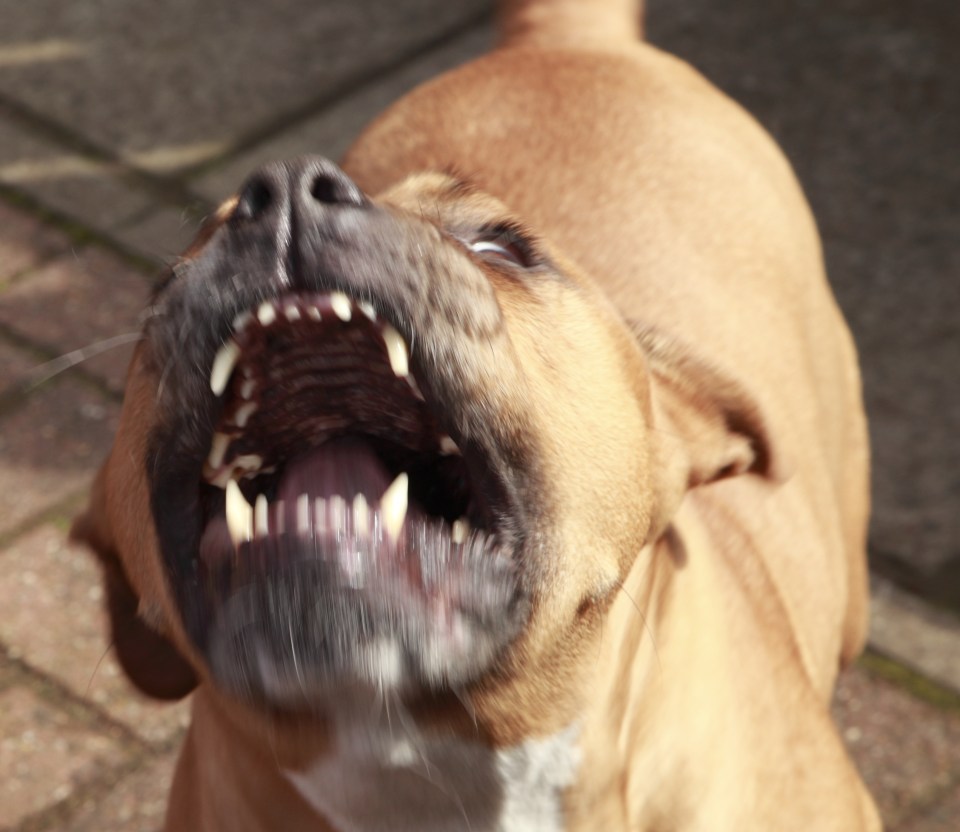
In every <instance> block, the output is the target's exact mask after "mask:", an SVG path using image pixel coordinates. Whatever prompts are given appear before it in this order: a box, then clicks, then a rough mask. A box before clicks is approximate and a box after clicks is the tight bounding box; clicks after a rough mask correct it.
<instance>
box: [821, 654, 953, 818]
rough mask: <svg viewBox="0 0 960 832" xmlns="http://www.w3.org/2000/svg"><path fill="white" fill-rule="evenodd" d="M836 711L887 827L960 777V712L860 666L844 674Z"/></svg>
mask: <svg viewBox="0 0 960 832" xmlns="http://www.w3.org/2000/svg"><path fill="white" fill-rule="evenodd" d="M833 712H834V718H835V719H836V720H837V723H838V725H839V726H840V731H841V734H842V736H843V737H844V739H845V740H846V743H847V747H848V748H849V750H850V753H851V755H852V757H853V759H854V761H855V762H856V764H857V768H858V769H859V770H860V773H861V775H862V776H863V779H864V781H865V782H866V784H867V788H869V789H870V792H871V794H873V796H874V798H875V799H876V801H877V804H878V806H879V807H880V813H881V815H882V816H883V818H884V822H885V824H886V826H887V828H888V829H896V828H897V824H899V823H900V822H901V821H902V820H903V819H904V818H905V817H907V816H909V815H910V813H911V811H912V810H913V809H915V808H917V807H918V806H922V805H925V801H927V800H928V799H930V797H931V795H936V794H937V793H938V792H939V791H941V790H943V789H945V788H948V787H949V786H950V785H951V784H952V783H953V782H955V781H956V779H957V778H958V777H960V714H958V713H954V712H950V711H942V710H939V709H937V708H935V707H933V706H932V705H928V704H927V703H925V702H923V701H921V700H919V699H916V698H914V697H913V696H911V695H910V694H909V693H907V692H906V691H904V690H903V689H901V688H899V687H897V686H895V685H893V684H891V683H889V682H887V681H885V680H883V679H880V678H877V677H875V676H873V675H871V674H870V673H868V672H867V671H866V670H864V669H863V668H860V667H856V666H854V667H853V668H851V669H849V670H847V671H846V672H845V673H844V674H842V675H841V677H840V683H839V685H838V688H837V692H836V696H835V697H834V706H833ZM954 823H956V818H955V819H954ZM954 828H956V827H954Z"/></svg>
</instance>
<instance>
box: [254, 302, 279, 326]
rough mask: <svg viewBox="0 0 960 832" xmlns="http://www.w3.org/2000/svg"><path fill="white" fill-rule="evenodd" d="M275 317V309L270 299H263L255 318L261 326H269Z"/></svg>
mask: <svg viewBox="0 0 960 832" xmlns="http://www.w3.org/2000/svg"><path fill="white" fill-rule="evenodd" d="M276 319H277V310H276V309H275V308H274V306H273V304H272V303H270V301H268V300H265V301H264V302H263V303H261V304H260V308H259V309H257V320H258V321H260V323H261V324H262V325H263V326H270V324H272V323H273V322H274V321H275V320H276Z"/></svg>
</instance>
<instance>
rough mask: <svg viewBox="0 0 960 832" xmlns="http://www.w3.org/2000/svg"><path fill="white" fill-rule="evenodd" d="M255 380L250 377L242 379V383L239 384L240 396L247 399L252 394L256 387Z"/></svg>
mask: <svg viewBox="0 0 960 832" xmlns="http://www.w3.org/2000/svg"><path fill="white" fill-rule="evenodd" d="M256 386H257V382H256V381H255V380H254V379H252V378H248V379H244V382H243V384H241V385H240V398H241V399H249V398H250V397H251V396H252V395H253V391H254V390H255V389H256Z"/></svg>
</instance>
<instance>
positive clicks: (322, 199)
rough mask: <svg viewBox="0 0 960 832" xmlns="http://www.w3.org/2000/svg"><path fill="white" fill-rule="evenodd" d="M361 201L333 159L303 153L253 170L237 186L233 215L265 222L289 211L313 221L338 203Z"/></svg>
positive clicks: (351, 181)
mask: <svg viewBox="0 0 960 832" xmlns="http://www.w3.org/2000/svg"><path fill="white" fill-rule="evenodd" d="M364 204H366V198H365V197H364V196H363V193H362V192H361V190H360V189H359V188H358V187H357V186H356V184H355V183H354V182H353V180H352V179H350V177H348V176H347V175H346V174H345V173H344V172H343V171H342V170H340V168H338V167H337V166H336V165H335V164H334V163H333V162H331V161H329V160H328V159H324V158H322V157H319V156H305V157H301V158H299V159H294V160H292V161H287V162H272V163H270V164H268V165H264V167H262V168H260V169H259V170H257V171H255V172H254V173H253V174H252V175H251V176H250V177H249V178H248V179H247V181H246V182H245V183H244V185H243V187H242V188H241V189H240V193H239V198H238V202H237V208H236V212H235V214H234V216H235V217H236V218H237V219H239V220H243V221H245V222H265V221H271V220H274V219H275V218H280V217H285V216H288V215H289V214H291V213H292V214H294V215H295V216H299V217H300V218H302V219H305V220H308V221H310V220H312V221H315V222H316V221H322V220H323V218H324V213H325V212H327V211H329V210H331V209H334V208H336V207H338V206H340V207H346V206H352V207H361V206H363V205H364Z"/></svg>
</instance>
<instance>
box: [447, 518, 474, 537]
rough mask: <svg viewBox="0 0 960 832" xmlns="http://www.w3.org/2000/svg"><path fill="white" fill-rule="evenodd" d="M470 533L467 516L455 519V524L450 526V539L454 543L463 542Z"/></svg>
mask: <svg viewBox="0 0 960 832" xmlns="http://www.w3.org/2000/svg"><path fill="white" fill-rule="evenodd" d="M468 534H470V522H469V521H468V520H467V518H466V517H461V518H460V519H459V520H454V521H453V525H452V526H451V527H450V539H451V540H452V541H453V542H454V543H463V541H464V540H466V539H467V535H468Z"/></svg>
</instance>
